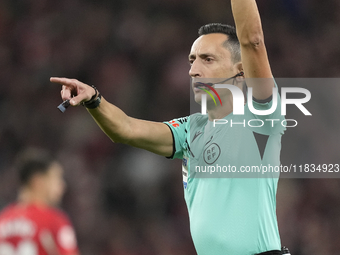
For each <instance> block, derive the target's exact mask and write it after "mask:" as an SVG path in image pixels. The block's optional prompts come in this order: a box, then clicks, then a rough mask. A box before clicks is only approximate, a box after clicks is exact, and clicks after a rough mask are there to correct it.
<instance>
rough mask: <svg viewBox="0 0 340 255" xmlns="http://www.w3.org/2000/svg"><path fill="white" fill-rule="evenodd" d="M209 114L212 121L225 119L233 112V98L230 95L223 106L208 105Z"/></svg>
mask: <svg viewBox="0 0 340 255" xmlns="http://www.w3.org/2000/svg"><path fill="white" fill-rule="evenodd" d="M207 112H208V118H209V120H210V121H213V120H216V119H223V118H224V117H226V116H228V115H229V114H230V113H232V112H233V97H232V96H231V95H230V96H229V97H228V98H227V99H226V100H222V105H219V104H218V105H215V104H213V103H210V104H208V105H207Z"/></svg>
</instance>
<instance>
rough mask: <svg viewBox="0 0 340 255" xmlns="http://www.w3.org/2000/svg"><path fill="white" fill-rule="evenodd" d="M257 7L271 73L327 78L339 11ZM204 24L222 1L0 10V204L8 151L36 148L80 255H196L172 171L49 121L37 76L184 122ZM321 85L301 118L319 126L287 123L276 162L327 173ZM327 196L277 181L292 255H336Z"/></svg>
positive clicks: (49, 92)
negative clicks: (54, 182)
mask: <svg viewBox="0 0 340 255" xmlns="http://www.w3.org/2000/svg"><path fill="white" fill-rule="evenodd" d="M257 2H258V6H259V9H260V12H261V17H262V22H263V29H264V33H265V40H266V45H267V50H268V55H269V59H270V62H271V66H272V70H273V74H274V76H275V77H286V78H288V77H289V78H298V77H318V78H326V77H332V78H335V77H339V74H340V57H339V56H340V55H339V53H340V47H339V41H340V33H339V25H340V16H339V13H340V2H339V1H337V0H323V1H320V0H308V1H307V0H276V1H272V0H259V1H257ZM209 22H222V23H229V24H233V19H232V16H231V10H230V1H222V0H214V1H203V0H195V1H194V0H144V1H136V0H135V1H132V0H124V1H123V0H120V1H117V0H116V1H112V0H110V1H109V0H96V1H94V0H92V1H90V0H88V1H85V0H84V1H80V0H59V1H52V0H1V1H0V120H1V122H0V123H1V124H0V142H1V146H0V208H1V207H3V206H5V205H7V204H8V203H9V202H11V201H14V200H15V198H16V189H17V185H18V183H17V179H16V178H17V176H16V171H15V168H14V161H15V157H16V155H17V153H18V152H20V151H21V150H23V149H25V148H27V147H30V146H36V147H43V148H46V149H48V150H50V151H51V152H52V153H54V154H55V155H56V156H57V157H58V159H60V160H61V162H62V163H63V165H64V167H65V169H66V174H65V177H66V180H67V183H68V189H67V192H66V194H65V197H64V200H63V203H62V208H63V209H64V210H65V211H66V212H67V213H68V214H69V215H70V217H71V220H72V221H73V223H74V225H75V229H76V232H77V237H78V240H79V247H80V250H81V253H82V254H83V255H144V254H145V255H172V254H174V255H175V254H176V255H191V254H195V251H194V248H193V244H192V241H191V237H190V234H189V224H188V214H187V210H186V205H185V202H184V199H183V187H182V180H181V179H182V175H181V170H180V167H181V162H180V161H179V160H173V161H171V160H167V159H165V158H162V157H160V156H156V155H153V154H151V153H148V152H144V151H142V150H138V149H134V148H130V147H128V146H125V145H120V144H114V143H112V142H111V141H110V140H109V139H108V138H107V137H106V136H105V135H104V134H103V133H102V132H101V130H100V129H99V128H98V127H97V126H96V124H95V123H94V121H93V120H92V119H91V117H90V116H89V114H88V113H87V112H86V110H85V109H83V108H82V107H78V108H70V109H68V110H67V111H66V113H64V114H61V113H60V112H59V111H58V110H57V108H56V106H57V105H58V104H59V103H61V98H60V89H61V88H60V86H58V85H55V84H51V83H50V82H49V77H50V76H64V77H70V78H77V79H79V80H81V81H83V82H86V83H88V84H95V85H96V86H97V88H98V89H99V90H100V92H101V93H102V94H103V96H104V97H105V98H106V99H107V100H109V101H110V102H112V103H114V104H116V105H117V106H118V107H120V108H122V109H123V110H124V111H125V112H126V113H127V114H129V115H131V116H133V117H137V118H142V119H148V120H154V121H165V120H171V119H173V118H176V117H182V116H186V115H188V114H189V110H190V109H189V106H190V105H189V98H190V87H189V76H188V71H189V65H188V61H187V56H188V53H189V50H190V47H191V45H192V42H193V41H194V40H195V39H196V38H197V30H198V28H199V27H200V26H201V25H204V24H206V23H209ZM322 86H323V84H320V87H318V88H313V89H314V90H315V89H317V91H318V92H317V93H315V94H313V92H312V100H313V101H314V102H315V103H314V105H312V106H311V108H309V110H310V111H311V112H312V113H313V112H314V113H318V114H317V115H318V116H322V119H321V120H320V119H315V118H313V117H310V118H307V117H303V116H297V117H298V118H300V117H301V119H302V120H301V126H300V127H302V128H299V129H296V130H293V129H289V130H288V131H287V132H286V135H285V136H284V138H283V142H282V144H283V150H282V162H283V163H284V164H289V163H290V162H301V163H313V162H314V161H315V160H316V161H317V162H319V163H339V158H338V151H339V150H338V144H339V142H340V141H339V126H340V125H339V121H338V114H337V112H338V111H337V108H336V107H335V106H336V102H337V101H338V96H339V94H340V92H339V89H338V88H337V87H335V86H332V87H329V86H328V87H327V86H326V87H325V88H323V87H322ZM307 89H308V87H307ZM302 117H303V118H302ZM315 122H318V123H319V124H318V125H316V124H315ZM339 191H340V181H339V180H338V179H281V180H280V182H279V189H278V205H277V208H278V210H277V214H278V221H279V228H280V233H281V238H282V243H283V244H284V245H287V246H288V247H289V248H290V250H291V252H292V254H293V255H307V254H308V255H313V254H318V255H319V254H322V255H327V254H332V255H333V254H339V253H340V252H339V250H340V242H339V240H340V192H339Z"/></svg>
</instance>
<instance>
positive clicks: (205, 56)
mask: <svg viewBox="0 0 340 255" xmlns="http://www.w3.org/2000/svg"><path fill="white" fill-rule="evenodd" d="M199 57H200V58H202V59H205V58H207V57H213V58H216V55H214V54H211V53H202V54H199ZM189 59H196V55H195V54H189Z"/></svg>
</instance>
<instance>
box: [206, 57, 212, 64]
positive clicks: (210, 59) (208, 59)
mask: <svg viewBox="0 0 340 255" xmlns="http://www.w3.org/2000/svg"><path fill="white" fill-rule="evenodd" d="M205 61H206V62H208V63H210V62H212V61H213V59H212V58H209V57H208V58H205Z"/></svg>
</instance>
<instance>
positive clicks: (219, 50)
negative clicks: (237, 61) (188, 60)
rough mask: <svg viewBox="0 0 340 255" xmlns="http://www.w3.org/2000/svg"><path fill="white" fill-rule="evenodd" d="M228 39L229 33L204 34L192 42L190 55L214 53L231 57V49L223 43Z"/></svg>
mask: <svg viewBox="0 0 340 255" xmlns="http://www.w3.org/2000/svg"><path fill="white" fill-rule="evenodd" d="M227 39H228V37H227V35H225V34H221V33H214V34H207V35H202V36H200V37H198V38H197V39H196V40H195V41H194V43H193V44H192V47H191V51H190V56H196V55H201V54H214V55H218V56H221V57H229V58H230V56H231V54H230V52H229V50H228V49H227V48H226V47H224V46H223V43H224V42H225V41H226V40H227Z"/></svg>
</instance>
